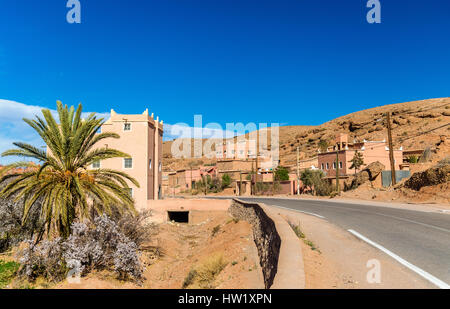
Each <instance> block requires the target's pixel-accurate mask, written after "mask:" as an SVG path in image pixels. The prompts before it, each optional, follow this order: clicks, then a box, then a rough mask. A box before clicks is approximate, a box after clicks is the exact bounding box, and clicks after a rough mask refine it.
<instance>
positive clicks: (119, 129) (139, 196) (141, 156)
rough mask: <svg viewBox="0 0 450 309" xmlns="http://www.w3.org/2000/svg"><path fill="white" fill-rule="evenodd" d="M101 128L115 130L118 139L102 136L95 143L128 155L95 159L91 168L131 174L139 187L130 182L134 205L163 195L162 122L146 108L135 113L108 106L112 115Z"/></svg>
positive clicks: (140, 207)
mask: <svg viewBox="0 0 450 309" xmlns="http://www.w3.org/2000/svg"><path fill="white" fill-rule="evenodd" d="M101 132H114V133H117V134H118V135H120V138H119V139H113V138H109V139H105V140H102V141H101V142H100V144H99V145H98V146H97V147H110V148H114V149H117V150H120V151H123V152H125V153H127V154H129V155H130V157H129V158H112V159H107V160H103V161H101V162H95V163H94V164H93V165H92V166H91V168H100V167H101V168H111V169H115V170H119V171H123V172H126V173H127V174H129V175H130V176H132V177H134V178H135V179H136V180H137V181H138V182H139V184H140V188H137V187H135V186H134V185H133V184H131V183H130V184H129V185H130V187H131V194H132V195H133V197H134V199H135V201H136V208H137V209H142V208H144V207H146V206H147V201H148V200H157V199H159V198H160V197H161V195H162V138H163V122H162V121H159V118H156V119H154V117H153V114H152V115H150V116H149V114H148V109H146V110H145V111H144V112H143V113H142V114H138V115H121V114H117V113H116V112H115V111H114V110H111V118H110V119H108V120H107V121H106V122H105V123H104V124H103V126H102V127H101Z"/></svg>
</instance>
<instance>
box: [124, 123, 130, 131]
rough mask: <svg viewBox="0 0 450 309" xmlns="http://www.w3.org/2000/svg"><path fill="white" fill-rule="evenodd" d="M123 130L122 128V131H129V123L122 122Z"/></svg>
mask: <svg viewBox="0 0 450 309" xmlns="http://www.w3.org/2000/svg"><path fill="white" fill-rule="evenodd" d="M123 130H124V131H131V123H129V122H125V123H124V124H123Z"/></svg>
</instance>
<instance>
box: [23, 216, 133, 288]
mask: <svg viewBox="0 0 450 309" xmlns="http://www.w3.org/2000/svg"><path fill="white" fill-rule="evenodd" d="M127 226H128V223H127ZM120 227H121V226H120V225H119V224H117V223H116V222H114V221H113V220H111V219H110V218H108V217H107V216H106V215H102V216H99V217H96V218H95V219H94V222H93V224H87V223H83V222H74V223H73V224H72V226H71V229H72V233H71V235H70V236H69V237H68V238H67V239H66V240H64V241H63V240H62V239H61V238H57V239H55V240H52V241H50V240H44V241H42V242H40V243H38V244H34V243H33V242H31V241H29V242H28V246H27V247H26V248H25V250H24V251H23V252H22V258H21V259H20V262H21V263H22V264H23V267H22V270H21V274H22V275H24V276H26V277H27V278H28V279H30V280H34V279H36V278H37V277H40V276H42V277H44V278H46V279H49V280H52V281H59V280H62V279H63V278H65V276H66V275H67V273H68V271H69V270H75V271H76V273H77V274H80V275H85V274H87V273H89V272H90V271H92V270H94V269H95V270H103V269H107V270H112V271H115V272H116V273H117V274H118V277H119V278H120V279H130V278H131V279H134V280H136V281H140V280H141V279H142V266H141V264H140V261H139V256H138V246H137V245H136V243H134V242H133V241H131V240H130V238H128V237H127V236H126V235H125V233H124V232H122V231H121V229H120ZM128 228H129V229H130V230H131V228H130V227H128ZM139 233H140V231H139V232H137V231H136V230H134V231H131V232H130V231H129V234H130V235H131V236H132V237H134V238H135V239H137V241H141V240H142V238H141V236H140V235H139Z"/></svg>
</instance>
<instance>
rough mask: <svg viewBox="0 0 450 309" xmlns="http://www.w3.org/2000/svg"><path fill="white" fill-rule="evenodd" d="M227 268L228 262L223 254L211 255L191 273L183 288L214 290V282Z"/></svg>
mask: <svg viewBox="0 0 450 309" xmlns="http://www.w3.org/2000/svg"><path fill="white" fill-rule="evenodd" d="M226 266H227V262H225V260H224V257H223V254H222V253H218V254H214V255H211V256H209V257H208V258H206V259H205V260H203V261H202V263H200V264H199V265H198V266H197V267H195V268H193V269H191V270H190V271H189V273H188V275H187V276H186V278H185V279H184V282H183V287H182V288H187V287H188V286H192V287H195V288H202V289H213V288H214V280H215V279H216V277H217V276H218V275H219V274H220V272H221V271H222V270H223V269H224V268H225V267H226Z"/></svg>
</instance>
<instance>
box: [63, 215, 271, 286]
mask: <svg viewBox="0 0 450 309" xmlns="http://www.w3.org/2000/svg"><path fill="white" fill-rule="evenodd" d="M199 216H201V219H204V221H202V222H201V223H199V224H195V225H188V224H177V223H171V222H169V223H164V224H161V225H160V226H159V232H158V235H157V236H156V237H155V238H154V240H153V242H152V243H149V244H147V245H146V247H147V249H149V252H148V253H147V254H144V256H143V260H144V261H145V266H146V267H145V271H144V276H145V278H146V280H145V281H144V283H143V284H142V286H138V285H135V284H132V283H121V282H119V281H117V280H115V279H114V278H113V276H112V275H111V274H107V273H95V274H91V275H89V276H87V277H86V278H82V280H81V284H69V283H68V282H64V283H62V284H59V285H58V286H57V288H76V289H80V288H150V289H179V288H181V287H182V285H183V281H184V280H185V278H186V276H187V274H188V273H189V271H190V270H191V269H192V268H193V267H194V268H195V267H196V266H198V265H201V264H202V263H204V262H205V261H207V260H208V259H210V258H211V257H214V256H218V255H222V256H223V259H224V261H225V263H226V266H225V268H224V269H223V270H222V271H221V272H220V273H219V275H218V276H217V277H216V278H215V280H214V282H213V287H214V288H224V289H228V288H245V289H259V288H264V280H263V277H262V270H261V267H260V266H259V259H258V253H257V249H256V246H255V244H254V241H253V233H252V228H251V225H250V224H249V223H248V222H245V221H238V222H235V221H233V220H232V218H231V217H230V216H229V215H228V214H227V213H226V212H217V211H216V212H208V213H205V214H199ZM197 219H199V218H197ZM196 222H198V220H196ZM216 227H219V228H216ZM214 228H216V230H218V231H217V232H216V233H215V235H214V236H213V235H212V234H213V232H212V231H213V229H214ZM156 247H157V248H158V252H159V253H160V256H159V257H158V258H155V255H154V253H150V252H151V251H153V252H154V250H150V249H152V248H153V249H154V248H156Z"/></svg>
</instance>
